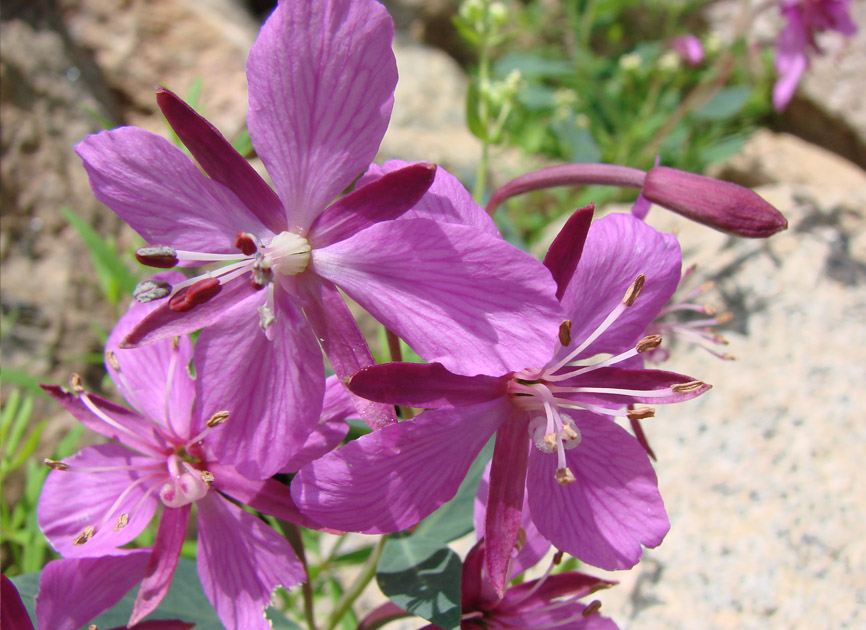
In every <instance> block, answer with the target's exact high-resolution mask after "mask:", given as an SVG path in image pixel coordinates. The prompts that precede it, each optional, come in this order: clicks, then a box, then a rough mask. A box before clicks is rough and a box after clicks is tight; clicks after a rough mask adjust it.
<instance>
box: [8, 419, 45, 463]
mask: <svg viewBox="0 0 866 630" xmlns="http://www.w3.org/2000/svg"><path fill="white" fill-rule="evenodd" d="M47 424H48V420H43V421H42V422H40V423H39V424H37V425H36V427H35V428H34V429H33V430H32V431H31V432H30V435H28V436H27V439H26V440H24V444H22V445H21V448H20V449H18V454H17V455H15V459H13V460H12V462H11V463H10V464H9V467H8V468H6V470H5V472H7V473H8V472H10V471H13V470H15V469H16V468H18V467H19V466H20V465H21V464H23V463H24V462H25V461H26V460H27V458H28V457H30V456H31V455H32V454H33V452H34V451H35V450H36V446H37V445H38V444H39V437H40V436H41V435H42V431H43V430H45V426H46V425H47Z"/></svg>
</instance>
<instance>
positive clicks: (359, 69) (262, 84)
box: [247, 0, 397, 234]
mask: <svg viewBox="0 0 866 630" xmlns="http://www.w3.org/2000/svg"><path fill="white" fill-rule="evenodd" d="M393 37H394V25H393V22H392V21H391V18H390V16H389V15H388V13H387V11H386V10H385V8H384V7H383V6H382V5H380V4H379V3H378V2H373V1H372V0H351V1H350V0H332V1H330V2H281V3H280V4H279V6H277V8H276V10H275V11H274V12H273V14H271V16H270V17H269V18H268V20H267V22H265V24H264V26H263V27H262V30H261V32H260V33H259V37H258V39H257V40H256V43H255V44H254V45H253V48H252V50H251V51H250V56H249V59H248V61H247V80H248V82H249V93H250V111H249V116H248V118H247V121H248V124H249V128H250V136H251V138H252V141H253V145H254V146H255V148H256V152H257V153H258V155H259V157H261V158H262V160H263V161H264V163H265V166H266V168H267V169H268V173H269V174H270V175H271V179H272V180H273V182H274V185H275V186H276V189H277V192H278V193H279V195H280V199H282V201H283V206H284V207H285V208H286V209H287V212H288V213H289V216H288V229H289V231H292V232H296V233H299V234H306V231H307V229H308V228H309V227H310V225H312V223H313V221H314V220H315V219H316V217H317V216H318V215H319V213H320V212H321V211H322V210H324V208H325V206H327V205H328V203H330V202H331V200H332V199H334V198H335V197H336V196H337V195H338V194H339V193H340V191H342V190H343V189H344V188H346V187H347V186H348V185H349V184H350V183H351V182H352V180H353V179H354V178H355V177H356V176H357V175H358V174H360V173H361V172H363V170H364V169H365V168H366V167H367V164H369V162H370V161H371V160H372V159H373V157H374V156H375V155H376V151H377V150H378V148H379V143H380V142H381V140H382V136H383V135H384V134H385V129H386V127H387V126H388V119H389V118H390V116H391V107H392V106H393V101H394V86H395V85H396V84H397V66H396V62H395V60H394V53H393V52H392V51H391V42H392V40H393Z"/></svg>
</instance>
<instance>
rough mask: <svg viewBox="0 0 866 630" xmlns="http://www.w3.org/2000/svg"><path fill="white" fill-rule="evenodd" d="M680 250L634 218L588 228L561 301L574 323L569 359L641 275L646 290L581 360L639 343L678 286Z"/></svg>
mask: <svg viewBox="0 0 866 630" xmlns="http://www.w3.org/2000/svg"><path fill="white" fill-rule="evenodd" d="M681 263H682V261H681V256H680V247H679V243H678V242H677V240H676V238H675V237H673V236H672V235H670V234H662V233H661V232H658V231H656V230H655V229H653V228H652V227H650V226H648V225H647V224H646V223H644V222H643V221H641V220H640V219H637V218H635V217H633V216H632V215H631V214H622V213H615V214H610V215H608V216H606V217H603V218H601V219H599V220H598V221H596V222H594V223H593V224H592V226H591V227H590V228H589V234H588V236H587V238H586V244H585V245H584V248H583V255H582V256H581V258H580V263H579V264H578V265H577V272H576V273H575V275H574V278H573V279H572V281H571V282H570V283H569V285H568V288H567V289H566V291H565V294H564V295H563V298H562V306H563V308H564V309H565V312H566V317H567V318H568V319H570V320H571V322H572V328H571V338H572V345H571V346H570V348H569V347H567V348H564V349H562V350H560V351H559V354H560V355H563V354H567V353H568V352H570V351H571V350H573V349H574V348H575V347H576V346H577V344H579V343H580V342H581V341H583V340H584V339H586V338H587V337H589V335H590V334H591V333H592V332H593V331H594V330H595V329H596V328H597V327H598V326H599V324H601V323H602V321H604V319H605V318H606V317H607V316H608V314H609V313H610V312H611V311H613V310H614V309H615V308H616V307H617V306H618V305H619V304H621V303H622V300H623V297H624V296H625V293H626V290H627V289H628V288H629V286H630V285H631V284H632V283H633V282H634V281H635V279H636V278H637V277H638V275H639V274H644V275H645V276H646V282H645V284H644V286H643V290H642V291H641V293H640V295H639V296H638V298H637V300H635V302H634V305H633V306H632V307H631V308H629V309H627V310H626V311H625V313H623V314H622V315H621V316H620V317H619V318H618V319H617V320H616V321H615V322H614V323H613V324H612V325H611V326H610V327H609V328H608V329H607V330H606V331H605V332H604V333H602V335H601V336H600V337H599V338H598V339H597V340H596V341H595V342H593V343H592V344H591V345H590V346H589V347H588V348H587V349H586V350H584V351H583V352H582V353H581V356H584V357H588V356H591V355H594V354H598V353H600V352H610V353H613V354H616V353H619V352H622V351H623V350H625V349H627V348H628V347H629V346H630V345H633V344H634V343H636V342H637V341H638V340H639V339H640V338H641V337H642V336H643V335H644V331H645V330H646V327H647V325H648V324H649V323H650V322H651V321H652V320H653V319H655V317H656V316H657V315H658V313H659V311H660V310H661V309H662V307H663V306H664V305H665V304H666V303H667V301H668V300H669V299H670V297H671V295H673V292H674V291H675V290H676V288H677V284H679V281H680V266H681Z"/></svg>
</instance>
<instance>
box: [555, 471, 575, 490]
mask: <svg viewBox="0 0 866 630" xmlns="http://www.w3.org/2000/svg"><path fill="white" fill-rule="evenodd" d="M554 479H556V483H558V484H559V485H560V486H568V485H571V484H573V483H574V482H575V481H577V479H576V478H575V476H574V473H573V472H571V469H569V468H568V467H565V468H560V469H559V470H557V471H556V474H555V475H554Z"/></svg>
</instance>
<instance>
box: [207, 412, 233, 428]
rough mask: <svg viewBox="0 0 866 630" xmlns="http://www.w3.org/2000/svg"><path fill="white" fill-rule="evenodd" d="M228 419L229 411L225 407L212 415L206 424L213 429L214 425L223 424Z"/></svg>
mask: <svg viewBox="0 0 866 630" xmlns="http://www.w3.org/2000/svg"><path fill="white" fill-rule="evenodd" d="M228 419H229V412H228V411H226V410H225V409H223V410H222V411H217V412H216V413H215V414H214V415H212V416H211V417H210V419H209V420H208V421H207V422H206V423H205V424H206V425H207V427H208V428H209V429H212V428H213V427H215V426H217V425H218V424H222V423H223V422H225V421H226V420H228Z"/></svg>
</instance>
